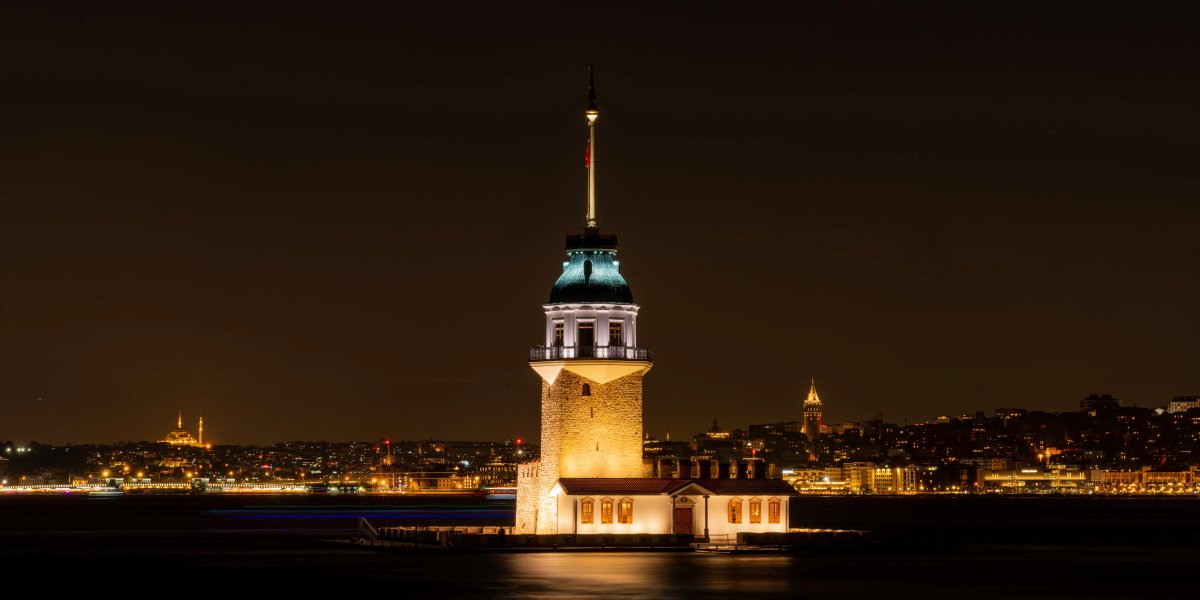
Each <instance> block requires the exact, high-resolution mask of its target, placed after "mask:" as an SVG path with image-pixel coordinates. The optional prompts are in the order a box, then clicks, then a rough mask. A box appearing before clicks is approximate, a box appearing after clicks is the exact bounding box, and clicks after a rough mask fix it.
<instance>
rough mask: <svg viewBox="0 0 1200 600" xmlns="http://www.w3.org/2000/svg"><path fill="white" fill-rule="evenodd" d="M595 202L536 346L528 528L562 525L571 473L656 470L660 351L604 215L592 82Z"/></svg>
mask: <svg viewBox="0 0 1200 600" xmlns="http://www.w3.org/2000/svg"><path fill="white" fill-rule="evenodd" d="M585 115H586V116H587V122H588V151H587V155H586V158H585V164H586V166H587V169H588V204H587V216H586V220H585V221H584V223H585V226H584V229H583V233H580V234H576V235H569V236H567V241H566V254H567V255H566V260H565V261H563V271H562V274H561V275H560V276H559V277H558V280H557V281H555V282H554V288H553V289H552V290H551V291H550V299H549V301H548V302H547V303H546V304H543V305H542V310H543V311H544V312H545V315H546V321H545V323H546V331H545V344H544V345H541V346H537V347H534V348H533V349H531V350H530V353H529V365H530V366H531V367H532V368H533V370H534V371H535V372H536V373H537V374H538V375H539V376H540V377H541V379H542V416H541V418H542V428H541V457H540V459H539V460H538V461H535V462H531V463H526V464H524V465H521V468H520V470H519V472H518V478H517V521H516V531H517V532H519V533H556V532H557V530H558V514H557V513H558V505H557V501H556V498H555V497H553V496H552V495H551V489H552V488H553V487H554V485H555V484H556V483H557V482H558V480H559V479H560V478H563V477H600V478H618V477H646V476H648V475H647V472H646V468H645V467H644V466H643V462H642V376H643V375H645V374H646V372H647V371H649V370H650V366H651V363H650V351H649V349H648V348H642V347H639V346H638V345H637V315H638V305H637V304H634V303H633V294H632V293H631V292H630V290H629V286H628V284H626V282H625V278H624V277H623V276H622V275H621V271H620V262H619V261H618V260H617V237H616V236H615V235H603V234H601V233H600V228H599V226H598V225H597V224H596V185H595V176H596V120H597V118H598V117H599V115H600V111H599V109H598V108H597V106H596V92H595V86H594V81H593V82H592V84H590V85H589V87H588V107H587V111H586V112H585Z"/></svg>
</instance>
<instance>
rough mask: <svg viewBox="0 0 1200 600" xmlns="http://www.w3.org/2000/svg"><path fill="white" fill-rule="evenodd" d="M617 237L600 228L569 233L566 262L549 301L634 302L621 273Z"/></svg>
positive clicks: (572, 302) (587, 302)
mask: <svg viewBox="0 0 1200 600" xmlns="http://www.w3.org/2000/svg"><path fill="white" fill-rule="evenodd" d="M616 257H617V236H615V235H604V236H602V235H600V230H599V229H597V228H594V227H592V228H587V229H584V232H583V234H582V235H570V236H567V259H568V260H567V262H566V264H565V265H564V266H563V272H562V275H559V276H558V281H555V282H554V289H552V290H550V302H549V304H633V292H631V291H629V284H628V283H625V278H624V277H622V276H621V271H620V268H619V266H618V263H617V260H616Z"/></svg>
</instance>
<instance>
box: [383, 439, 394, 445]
mask: <svg viewBox="0 0 1200 600" xmlns="http://www.w3.org/2000/svg"><path fill="white" fill-rule="evenodd" d="M383 443H385V444H387V445H389V446H391V445H392V440H383Z"/></svg>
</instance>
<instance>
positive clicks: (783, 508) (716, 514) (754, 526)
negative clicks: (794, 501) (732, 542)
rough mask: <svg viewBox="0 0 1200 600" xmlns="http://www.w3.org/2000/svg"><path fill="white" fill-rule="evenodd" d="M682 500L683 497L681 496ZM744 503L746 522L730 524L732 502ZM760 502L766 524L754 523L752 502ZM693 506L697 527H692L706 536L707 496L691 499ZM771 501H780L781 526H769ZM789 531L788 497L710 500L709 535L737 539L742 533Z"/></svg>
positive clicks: (694, 525)
mask: <svg viewBox="0 0 1200 600" xmlns="http://www.w3.org/2000/svg"><path fill="white" fill-rule="evenodd" d="M681 497H682V496H681ZM735 497H736V498H741V499H742V522H741V523H730V522H729V501H730V500H732V499H733V498H735ZM752 497H753V498H759V499H760V500H762V522H761V523H751V522H750V498H752ZM687 498H688V500H689V502H688V503H689V504H692V505H693V506H696V507H697V508H696V509H694V510H693V512H692V516H693V517H694V518H695V523H693V524H692V526H693V528H694V529H693V531H694V532H695V534H696V535H698V536H700V535H704V497H703V496H688V497H687ZM771 498H779V500H780V504H779V522H778V523H768V521H769V520H770V507H769V503H768V501H769V500H770V499H771ZM787 530H788V497H787V496H709V498H708V534H709V535H710V536H713V535H724V534H730V535H737V534H738V533H739V532H742V531H753V532H764V531H787Z"/></svg>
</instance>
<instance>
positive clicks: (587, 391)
mask: <svg viewBox="0 0 1200 600" xmlns="http://www.w3.org/2000/svg"><path fill="white" fill-rule="evenodd" d="M582 395H584V396H591V395H592V386H590V385H588V384H586V383H585V384H583V394H582Z"/></svg>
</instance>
